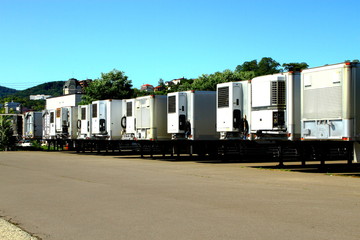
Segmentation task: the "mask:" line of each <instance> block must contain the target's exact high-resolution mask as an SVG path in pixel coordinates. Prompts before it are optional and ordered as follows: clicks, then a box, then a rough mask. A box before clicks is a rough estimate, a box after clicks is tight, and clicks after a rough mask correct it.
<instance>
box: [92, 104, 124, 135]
mask: <svg viewBox="0 0 360 240" xmlns="http://www.w3.org/2000/svg"><path fill="white" fill-rule="evenodd" d="M123 105H124V101H123V100H118V99H107V100H99V101H94V102H92V115H91V122H92V123H91V124H92V131H91V135H92V136H93V137H95V138H100V139H107V140H120V139H121V136H122V131H123V128H122V127H121V118H122V116H123V109H124V107H123Z"/></svg>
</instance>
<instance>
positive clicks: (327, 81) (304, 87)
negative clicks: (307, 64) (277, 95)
mask: <svg viewBox="0 0 360 240" xmlns="http://www.w3.org/2000/svg"><path fill="white" fill-rule="evenodd" d="M301 97H302V104H301V137H302V139H303V140H333V141H334V140H337V141H354V151H355V154H354V157H355V161H359V156H358V155H359V144H358V143H357V142H358V141H359V140H360V121H359V114H360V64H359V63H355V62H353V63H350V62H345V63H339V64H334V65H326V66H323V67H317V68H310V69H305V70H303V71H302V73H301Z"/></svg>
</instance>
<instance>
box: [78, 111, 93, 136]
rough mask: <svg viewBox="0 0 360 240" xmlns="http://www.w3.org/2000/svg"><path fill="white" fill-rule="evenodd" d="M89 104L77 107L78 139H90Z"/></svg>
mask: <svg viewBox="0 0 360 240" xmlns="http://www.w3.org/2000/svg"><path fill="white" fill-rule="evenodd" d="M91 106H92V105H91V104H88V105H80V106H78V120H77V123H76V125H77V130H78V136H77V138H78V139H90V138H91V113H92V112H91V111H92V108H91Z"/></svg>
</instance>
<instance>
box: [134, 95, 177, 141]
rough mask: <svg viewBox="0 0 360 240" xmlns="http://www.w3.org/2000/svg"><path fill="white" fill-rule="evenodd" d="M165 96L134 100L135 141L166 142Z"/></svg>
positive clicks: (151, 96)
mask: <svg viewBox="0 0 360 240" xmlns="http://www.w3.org/2000/svg"><path fill="white" fill-rule="evenodd" d="M166 102H167V96H162V95H155V96H154V95H150V96H144V97H138V98H136V99H135V118H136V139H138V140H167V139H170V134H168V133H167V131H166V126H167V112H166V106H167V105H166Z"/></svg>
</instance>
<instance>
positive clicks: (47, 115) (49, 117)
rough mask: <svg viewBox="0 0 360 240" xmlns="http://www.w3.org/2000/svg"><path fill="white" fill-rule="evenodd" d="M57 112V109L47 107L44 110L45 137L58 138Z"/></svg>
mask: <svg viewBox="0 0 360 240" xmlns="http://www.w3.org/2000/svg"><path fill="white" fill-rule="evenodd" d="M55 113H56V109H47V110H44V112H43V127H44V131H43V136H44V138H45V139H55V138H56V128H55Z"/></svg>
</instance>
